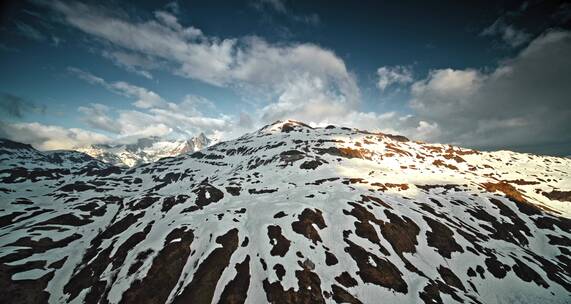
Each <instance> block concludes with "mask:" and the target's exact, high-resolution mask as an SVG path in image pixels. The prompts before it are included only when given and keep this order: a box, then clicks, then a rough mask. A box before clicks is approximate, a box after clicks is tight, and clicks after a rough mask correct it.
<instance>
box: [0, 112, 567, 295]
mask: <svg viewBox="0 0 571 304" xmlns="http://www.w3.org/2000/svg"><path fill="white" fill-rule="evenodd" d="M0 159H1V161H0V188H1V191H0V200H1V201H2V205H1V207H0V227H1V228H0V290H2V292H1V293H0V302H2V303H45V302H50V303H243V302H246V303H267V302H271V303H379V301H382V302H383V303H397V302H398V303H418V302H425V303H453V302H460V303H513V302H518V303H566V302H567V303H568V301H569V298H570V297H571V273H570V270H571V220H570V219H569V218H570V217H571V207H570V206H571V202H570V201H571V160H569V159H565V158H556V157H541V156H534V155H529V154H520V153H513V152H508V151H500V152H492V153H484V152H478V151H473V150H467V149H462V148H458V147H453V146H448V145H438V144H424V143H419V142H413V141H409V140H407V139H406V138H404V137H401V136H393V135H387V134H380V133H370V132H366V131H359V130H355V129H347V128H338V127H333V126H330V127H327V128H315V129H314V128H311V127H309V126H307V125H304V124H302V123H299V122H294V121H285V122H277V123H274V124H272V125H269V126H266V127H264V128H262V129H261V130H259V131H257V132H253V133H250V134H246V135H244V136H242V137H240V138H238V139H236V140H234V141H228V142H222V143H219V144H216V145H214V146H211V147H209V148H207V149H204V150H202V151H200V152H196V153H193V154H183V155H180V156H177V157H173V158H166V159H162V160H160V161H157V162H155V163H150V164H145V165H141V166H137V167H134V168H131V169H118V168H116V167H111V166H109V165H106V164H103V163H100V162H97V161H94V160H90V159H86V160H80V159H75V158H74V159H73V161H71V160H69V161H67V160H66V161H64V162H62V163H61V164H59V165H58V164H56V163H53V162H51V161H50V160H49V158H48V157H46V156H45V155H44V154H43V153H40V152H37V151H35V150H33V149H31V148H30V147H28V146H23V145H20V144H16V143H12V144H10V145H6V144H3V146H2V148H1V149H0ZM29 159H33V163H32V164H29V165H28V160H29ZM76 161H77V162H76ZM83 162H86V163H92V165H91V166H92V169H90V170H87V171H82V170H79V169H77V168H79V167H77V165H76V164H77V163H83Z"/></svg>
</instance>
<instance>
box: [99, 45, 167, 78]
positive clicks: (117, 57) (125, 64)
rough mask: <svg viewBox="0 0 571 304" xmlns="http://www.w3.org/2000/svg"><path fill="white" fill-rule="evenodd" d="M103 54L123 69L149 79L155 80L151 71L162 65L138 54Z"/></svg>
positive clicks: (113, 52) (111, 52)
mask: <svg viewBox="0 0 571 304" xmlns="http://www.w3.org/2000/svg"><path fill="white" fill-rule="evenodd" d="M101 54H102V55H103V57H105V58H107V59H109V60H111V61H112V62H113V63H114V64H115V65H117V66H119V67H122V68H124V69H126V70H127V71H129V72H132V73H135V74H138V75H140V76H143V77H145V78H147V79H153V75H152V74H151V73H150V72H149V70H152V69H155V68H158V67H159V66H160V64H159V63H157V62H156V61H155V60H152V59H149V58H147V57H145V56H143V55H140V54H137V53H129V52H124V51H109V50H103V51H102V52H101Z"/></svg>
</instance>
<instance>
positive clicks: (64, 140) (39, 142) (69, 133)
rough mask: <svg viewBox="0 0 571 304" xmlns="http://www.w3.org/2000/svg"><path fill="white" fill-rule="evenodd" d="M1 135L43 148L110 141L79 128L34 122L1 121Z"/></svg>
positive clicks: (56, 148)
mask: <svg viewBox="0 0 571 304" xmlns="http://www.w3.org/2000/svg"><path fill="white" fill-rule="evenodd" d="M0 137H4V138H8V139H11V140H14V141H18V142H24V143H28V144H31V145H32V146H34V147H35V148H37V149H41V150H58V149H73V148H75V147H79V146H84V145H89V144H96V143H105V142H109V140H110V138H109V137H107V136H105V135H102V134H99V133H96V132H92V131H87V130H84V129H79V128H70V129H67V128H63V127H60V126H54V125H45V124H40V123H37V122H32V123H23V122H22V123H8V122H2V121H0Z"/></svg>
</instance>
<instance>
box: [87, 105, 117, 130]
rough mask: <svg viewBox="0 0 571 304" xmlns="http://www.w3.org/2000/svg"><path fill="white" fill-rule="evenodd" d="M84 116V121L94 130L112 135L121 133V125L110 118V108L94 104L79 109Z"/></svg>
mask: <svg viewBox="0 0 571 304" xmlns="http://www.w3.org/2000/svg"><path fill="white" fill-rule="evenodd" d="M78 111H79V112H80V113H82V114H83V121H84V122H85V123H87V125H89V126H90V127H92V128H95V129H99V130H104V131H107V132H111V133H119V132H120V131H121V126H120V124H119V123H118V122H117V121H116V120H115V119H113V118H112V117H110V116H109V114H108V113H109V107H107V106H105V105H102V104H100V103H92V104H90V105H88V106H82V107H79V108H78Z"/></svg>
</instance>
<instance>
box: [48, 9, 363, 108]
mask: <svg viewBox="0 0 571 304" xmlns="http://www.w3.org/2000/svg"><path fill="white" fill-rule="evenodd" d="M48 5H49V6H50V7H51V8H52V9H54V10H55V11H57V12H59V13H61V14H62V15H63V16H64V18H65V21H66V22H67V23H68V24H70V25H72V26H74V27H76V28H77V29H79V30H81V31H83V32H85V33H87V34H89V35H91V36H93V37H97V38H99V39H101V40H104V41H105V42H106V43H110V44H112V45H113V46H114V47H116V48H120V49H123V50H125V52H128V53H129V54H139V55H140V56H144V58H154V59H158V60H163V61H165V62H168V63H169V64H170V66H171V67H172V68H173V70H172V71H173V72H174V73H175V74H178V75H181V76H183V77H188V78H192V79H196V80H200V81H203V82H206V83H209V84H212V85H216V86H222V87H229V88H233V89H235V90H236V91H238V92H239V93H240V94H244V95H247V97H248V98H250V99H257V100H274V101H275V100H277V99H279V98H280V97H281V96H282V95H287V94H290V95H291V94H292V93H291V92H290V91H289V90H297V87H298V86H299V85H298V83H296V79H302V78H303V77H306V76H307V77H311V78H318V80H319V81H320V82H321V83H322V84H323V85H322V86H321V87H322V88H323V90H327V91H328V92H336V94H337V95H339V96H337V97H340V98H342V99H345V100H351V101H355V100H356V99H358V96H359V89H358V87H357V85H356V82H355V79H354V77H353V75H351V74H350V72H349V71H348V70H347V68H346V66H345V63H344V62H343V60H342V59H340V58H339V57H337V56H336V55H335V54H334V53H333V52H331V51H329V50H326V49H323V48H321V47H319V46H317V45H314V44H309V43H301V44H299V43H298V44H291V45H282V44H280V45H276V44H270V43H268V42H266V41H264V40H263V39H261V38H257V37H244V38H227V39H220V38H217V37H210V36H207V35H205V34H204V33H202V31H201V30H200V29H197V28H195V27H192V26H190V27H185V26H183V25H181V24H180V22H179V21H178V19H177V17H176V16H174V15H172V14H170V13H168V12H166V11H158V12H155V19H151V20H148V21H144V22H135V21H130V20H128V19H125V18H120V17H117V16H116V15H114V14H112V13H110V12H108V11H106V10H105V9H102V8H99V7H93V6H87V5H85V4H81V3H75V2H66V3H64V2H60V1H55V2H51V3H50V4H48ZM110 57H112V58H113V60H119V61H120V62H121V63H122V64H124V65H126V66H135V64H134V63H133V62H130V63H129V62H127V61H128V60H127V59H125V58H120V56H116V55H115V56H110ZM152 68H153V67H149V66H147V69H152ZM290 84H291V86H290ZM323 93H324V92H316V93H315V95H316V96H319V95H322V94H323ZM304 97H305V96H304ZM298 102H305V100H304V99H301V100H299V101H298Z"/></svg>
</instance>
